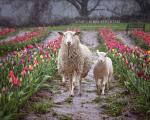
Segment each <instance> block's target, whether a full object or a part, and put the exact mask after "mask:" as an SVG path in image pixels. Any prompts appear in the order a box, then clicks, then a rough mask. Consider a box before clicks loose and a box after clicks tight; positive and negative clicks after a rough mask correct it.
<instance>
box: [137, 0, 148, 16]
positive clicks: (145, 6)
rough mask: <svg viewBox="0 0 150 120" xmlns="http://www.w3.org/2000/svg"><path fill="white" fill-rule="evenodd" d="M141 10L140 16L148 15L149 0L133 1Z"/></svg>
mask: <svg viewBox="0 0 150 120" xmlns="http://www.w3.org/2000/svg"><path fill="white" fill-rule="evenodd" d="M135 1H136V2H137V3H138V5H139V7H140V8H141V13H142V14H150V0H135Z"/></svg>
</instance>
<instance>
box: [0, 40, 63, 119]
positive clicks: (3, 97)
mask: <svg viewBox="0 0 150 120" xmlns="http://www.w3.org/2000/svg"><path fill="white" fill-rule="evenodd" d="M60 42H61V37H59V38H57V39H55V40H52V41H51V42H49V44H48V45H47V46H45V45H43V44H40V45H35V46H33V45H31V44H30V45H28V46H27V47H25V48H24V49H23V50H20V51H15V52H12V53H11V54H10V55H9V56H8V57H7V59H6V60H5V61H1V62H0V113H1V114H0V118H1V119H2V118H5V117H9V118H11V117H12V116H13V115H14V113H16V112H18V109H19V108H20V106H22V105H23V103H24V102H25V101H26V100H27V99H28V98H29V97H30V96H31V95H32V94H33V93H35V92H36V91H37V90H38V89H39V88H40V87H41V86H42V85H43V84H44V82H45V81H46V80H47V79H48V78H51V77H53V76H54V75H55V73H56V54H57V51H58V49H59V48H60Z"/></svg>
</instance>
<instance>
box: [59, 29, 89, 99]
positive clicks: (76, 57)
mask: <svg viewBox="0 0 150 120" xmlns="http://www.w3.org/2000/svg"><path fill="white" fill-rule="evenodd" d="M59 34H60V35H61V36H62V43H61V47H60V50H59V52H58V63H57V68H58V72H59V74H61V75H62V82H65V81H66V80H67V79H68V80H69V81H70V88H69V89H70V90H69V91H70V95H71V96H74V87H75V83H76V82H77V86H78V95H81V79H82V78H84V77H86V76H87V74H88V72H89V70H90V68H91V61H92V60H91V59H90V58H91V51H90V50H89V48H88V47H87V46H85V45H83V44H81V43H80V32H73V31H66V32H59Z"/></svg>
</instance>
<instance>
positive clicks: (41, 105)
mask: <svg viewBox="0 0 150 120" xmlns="http://www.w3.org/2000/svg"><path fill="white" fill-rule="evenodd" d="M53 104H54V103H53V102H52V101H51V100H48V101H42V102H36V103H34V104H33V105H31V108H30V110H31V111H34V112H36V113H46V112H49V111H50V109H51V108H52V107H53Z"/></svg>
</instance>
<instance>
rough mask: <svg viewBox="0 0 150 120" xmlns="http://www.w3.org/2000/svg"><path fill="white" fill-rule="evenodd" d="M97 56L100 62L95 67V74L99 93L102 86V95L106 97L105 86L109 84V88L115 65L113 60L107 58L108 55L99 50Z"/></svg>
mask: <svg viewBox="0 0 150 120" xmlns="http://www.w3.org/2000/svg"><path fill="white" fill-rule="evenodd" d="M97 54H98V60H97V61H96V63H95V65H94V70H93V74H94V79H95V82H96V87H97V90H98V92H100V87H101V85H102V95H104V94H105V86H106V84H107V88H109V83H110V81H111V79H112V77H113V65H112V61H111V59H110V58H109V57H107V53H105V52H99V51H98V50H97Z"/></svg>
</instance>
